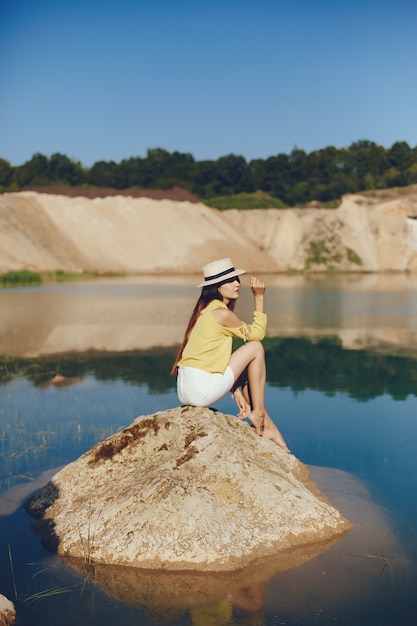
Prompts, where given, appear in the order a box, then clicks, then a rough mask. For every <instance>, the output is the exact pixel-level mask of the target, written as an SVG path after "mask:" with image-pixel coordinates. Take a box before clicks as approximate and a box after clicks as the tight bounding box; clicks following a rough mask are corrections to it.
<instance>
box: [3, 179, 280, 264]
mask: <svg viewBox="0 0 417 626" xmlns="http://www.w3.org/2000/svg"><path fill="white" fill-rule="evenodd" d="M222 256H231V257H232V258H233V259H234V260H235V262H236V263H239V264H243V265H244V266H248V265H250V267H251V269H253V270H255V269H256V270H257V271H271V270H272V271H273V270H275V269H277V267H276V264H275V263H274V261H272V259H271V258H269V256H268V255H266V254H265V253H263V252H262V251H261V250H259V248H258V247H257V245H256V244H255V243H254V242H253V241H251V240H250V239H249V237H247V236H245V235H242V233H240V232H238V231H237V230H236V228H235V227H234V226H233V225H232V224H230V222H229V221H228V220H226V219H225V218H224V217H223V216H222V214H221V213H220V212H218V211H216V210H214V209H210V208H209V207H207V206H205V205H204V204H201V203H191V202H175V201H172V200H155V199H150V198H131V197H122V196H112V197H106V198H94V199H88V198H82V197H75V198H70V197H67V196H56V195H51V194H39V193H36V192H32V191H26V192H20V193H10V194H4V195H2V196H0V271H2V272H4V271H7V270H13V269H22V268H29V269H32V270H39V271H41V270H56V269H62V270H67V271H74V270H82V269H83V270H95V271H113V272H135V273H137V272H143V273H146V272H164V273H166V272H169V273H170V272H175V273H178V272H179V273H183V272H200V269H201V266H202V265H203V264H204V263H206V262H208V261H210V260H212V259H213V258H216V257H222Z"/></svg>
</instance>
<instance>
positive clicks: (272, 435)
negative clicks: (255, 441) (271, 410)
mask: <svg viewBox="0 0 417 626" xmlns="http://www.w3.org/2000/svg"><path fill="white" fill-rule="evenodd" d="M263 436H264V437H266V438H267V439H270V440H271V441H273V442H274V443H276V444H277V445H278V446H279V447H280V448H282V449H283V450H285V452H288V453H290V452H291V450H290V449H289V447H288V446H287V444H286V443H285V439H284V437H283V436H282V435H281V433H280V431H279V430H278V428H277V427H276V426H275V424H274V422H273V421H272V420H271V418H270V417H269V415H268V413H265V427H264V432H263Z"/></svg>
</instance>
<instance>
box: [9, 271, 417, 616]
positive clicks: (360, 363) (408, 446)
mask: <svg viewBox="0 0 417 626" xmlns="http://www.w3.org/2000/svg"><path fill="white" fill-rule="evenodd" d="M196 282H198V280H197V279H196V278H189V277H182V278H173V277H158V278H149V277H143V278H125V279H117V280H116V279H114V280H104V279H103V280H100V281H92V282H85V283H77V284H76V283H71V284H62V285H45V286H43V287H38V288H20V289H7V290H0V355H1V356H0V494H1V495H0V537H1V542H0V593H3V594H5V595H6V596H8V597H9V598H10V599H11V600H13V601H14V602H15V604H16V607H17V611H18V616H19V619H18V624H19V626H22V625H24V626H26V625H27V626H35V625H38V624H42V625H44V626H46V625H48V624H51V625H52V624H53V625H55V624H60V625H62V626H66V625H68V626H70V625H71V626H75V625H77V626H78V625H93V624H97V625H98V624H100V625H107V624H108V625H110V624H112V625H114V624H124V625H127V626H130V625H133V624H135V625H140V626H142V625H148V624H172V625H181V626H183V625H186V624H187V625H188V624H190V625H202V624H208V625H209V624H216V625H219V624H228V625H231V626H235V625H236V626H237V625H240V624H253V625H257V624H265V625H274V626H275V625H277V626H278V625H288V626H290V625H291V626H293V625H294V626H295V625H300V624H319V625H326V626H327V625H330V624H337V625H346V626H347V625H349V626H351V625H352V624H355V625H358V626H362V625H363V626H365V625H367V626H368V625H369V624H378V625H387V626H388V625H392V626H394V625H395V626H408V625H410V626H411V624H413V625H414V624H415V620H416V615H417V460H416V459H417V399H416V395H417V277H414V278H413V277H411V276H406V275H386V276H376V275H375V276H374V275H367V276H332V277H324V276H322V277H315V278H307V277H302V276H293V277H291V276H269V277H266V282H267V285H268V289H267V298H266V306H267V312H268V336H267V338H266V339H265V342H264V344H265V349H266V354H267V365H268V387H267V406H268V409H269V412H270V413H271V415H272V416H273V417H274V419H275V420H276V421H277V424H278V425H279V427H280V429H281V430H282V432H283V434H284V435H285V437H286V439H287V442H288V444H289V446H290V448H291V450H292V452H293V453H294V454H295V455H296V456H297V457H298V458H299V459H300V460H301V461H303V462H304V463H306V464H308V465H309V466H310V467H311V469H312V474H313V478H314V479H315V480H316V481H317V482H318V484H319V486H320V488H321V490H322V491H323V492H324V493H326V494H327V495H328V496H329V497H330V499H331V501H332V502H333V503H334V504H335V505H336V506H338V507H339V508H340V509H341V510H342V512H343V513H344V514H345V515H346V517H348V518H349V519H350V520H351V521H352V522H353V523H354V525H355V526H354V529H353V530H352V531H350V532H349V533H348V534H347V535H346V536H345V537H344V538H343V539H341V540H340V541H338V542H337V543H336V544H334V545H333V546H332V547H330V548H329V549H327V550H326V551H325V552H323V553H322V554H320V555H319V556H316V557H315V558H311V559H310V560H307V561H306V562H304V563H303V564H301V565H299V566H298V567H295V568H293V569H289V570H287V571H280V572H279V571H274V565H273V564H271V563H268V562H265V563H261V564H258V565H256V564H255V565H254V566H253V567H252V568H249V569H248V570H246V571H243V572H239V573H236V574H235V575H230V576H223V577H221V576H215V575H199V576H194V575H192V574H187V573H183V574H181V575H180V574H178V575H176V574H171V575H165V574H163V573H162V574H161V573H157V572H148V573H144V572H138V571H133V572H132V571H127V570H125V571H120V570H119V571H116V572H109V571H106V572H102V571H100V570H97V571H96V572H94V575H95V579H94V583H95V584H93V582H92V581H91V580H90V578H89V576H88V575H87V574H86V572H81V573H80V572H78V571H76V570H75V569H73V568H72V567H70V565H68V564H67V563H66V562H65V561H63V560H62V559H60V558H58V557H56V556H55V555H52V554H50V553H48V552H47V551H46V550H45V549H44V548H43V546H42V544H41V543H40V540H39V537H37V536H36V535H35V534H34V532H33V530H32V520H31V518H29V517H28V516H27V514H26V513H25V511H24V509H23V508H22V504H23V502H24V501H25V500H26V499H27V498H28V496H29V495H30V494H31V493H33V492H34V491H36V490H37V489H38V488H39V487H40V486H41V485H42V484H44V483H45V482H46V481H47V480H48V478H49V477H50V475H51V474H53V473H54V472H55V471H56V470H57V468H59V467H61V466H62V465H64V464H66V463H68V462H70V461H72V460H74V459H76V458H77V457H78V456H79V455H80V454H82V453H83V452H85V451H86V450H88V449H89V448H90V447H91V446H92V445H93V444H94V443H95V442H97V441H98V440H100V439H102V438H103V437H105V436H107V435H108V434H110V433H112V432H114V431H116V430H118V429H119V428H120V427H122V426H126V425H128V424H130V423H131V422H132V421H133V419H134V418H135V417H136V416H138V415H145V414H149V413H153V412H155V411H158V410H164V409H166V408H170V407H174V406H177V405H178V400H177V396H176V393H175V381H174V379H173V378H172V377H170V376H169V369H170V366H171V364H172V361H173V358H174V356H175V353H176V349H177V346H178V344H179V342H180V340H181V337H182V333H183V331H184V326H185V323H186V321H187V320H188V317H189V314H190V311H191V309H192V307H193V305H194V302H195V299H196V297H197V295H198V290H196V288H195V283H196ZM247 284H248V280H247V278H245V279H244V281H243V289H242V295H241V298H240V300H239V303H238V308H237V312H238V313H239V314H240V316H241V317H243V318H244V319H248V318H249V317H250V313H251V305H252V298H251V296H250V293H248V292H249V290H248V289H247V288H245V285H247ZM56 375H61V376H64V377H65V382H64V383H63V384H61V385H57V384H54V383H52V379H53V378H54V376H56ZM216 407H217V408H218V409H219V410H221V411H223V412H226V413H236V409H235V406H234V404H233V401H232V400H231V398H229V397H228V398H225V399H224V400H222V401H221V402H219V403H218V404H217V405H216Z"/></svg>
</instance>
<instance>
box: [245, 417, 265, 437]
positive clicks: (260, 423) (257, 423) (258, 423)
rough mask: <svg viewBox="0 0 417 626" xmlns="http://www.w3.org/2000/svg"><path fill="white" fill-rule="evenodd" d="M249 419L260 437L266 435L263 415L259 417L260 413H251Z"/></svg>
mask: <svg viewBox="0 0 417 626" xmlns="http://www.w3.org/2000/svg"><path fill="white" fill-rule="evenodd" d="M247 418H248V420H249V421H250V422H252V424H253V426H254V428H255V431H256V434H257V435H259V436H262V434H263V433H264V422H265V418H264V417H262V415H259V414H258V413H256V412H255V411H251V412H250V413H249V415H248V416H247Z"/></svg>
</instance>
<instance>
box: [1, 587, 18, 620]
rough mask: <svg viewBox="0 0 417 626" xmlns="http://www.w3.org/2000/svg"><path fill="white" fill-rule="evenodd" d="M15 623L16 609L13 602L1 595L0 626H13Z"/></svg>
mask: <svg viewBox="0 0 417 626" xmlns="http://www.w3.org/2000/svg"><path fill="white" fill-rule="evenodd" d="M15 621H16V609H15V608H14V604H13V602H10V600H8V599H7V598H6V596H3V595H2V594H1V593H0V626H12V625H13V624H14V623H15Z"/></svg>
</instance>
